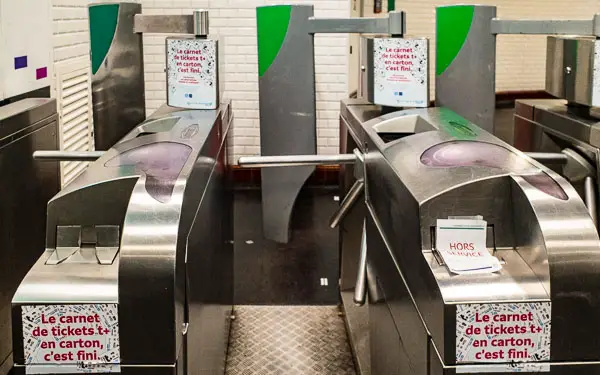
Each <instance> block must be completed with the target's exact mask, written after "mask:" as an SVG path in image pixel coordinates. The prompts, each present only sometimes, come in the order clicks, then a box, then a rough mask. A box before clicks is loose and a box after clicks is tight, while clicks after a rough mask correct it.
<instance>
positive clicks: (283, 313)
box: [225, 306, 356, 375]
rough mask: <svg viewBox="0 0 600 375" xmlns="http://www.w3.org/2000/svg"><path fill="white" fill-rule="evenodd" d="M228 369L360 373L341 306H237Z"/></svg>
mask: <svg viewBox="0 0 600 375" xmlns="http://www.w3.org/2000/svg"><path fill="white" fill-rule="evenodd" d="M235 315H236V318H235V320H234V321H233V323H232V326H231V328H232V330H231V336H230V342H229V353H228V358H227V370H226V372H225V373H226V374H227V375H241V374H261V375H269V374H286V375H296V374H298V375H303V374H315V375H326V374H327V375H344V374H347V375H356V371H355V367H354V361H353V359H352V354H351V352H350V346H349V344H348V337H347V335H346V328H345V326H344V320H343V318H342V316H341V313H340V309H339V307H337V306H237V307H236V308H235Z"/></svg>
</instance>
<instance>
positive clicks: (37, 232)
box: [0, 98, 60, 375]
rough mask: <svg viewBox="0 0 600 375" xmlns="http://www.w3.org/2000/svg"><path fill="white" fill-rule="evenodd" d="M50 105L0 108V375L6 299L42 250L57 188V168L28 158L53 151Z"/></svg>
mask: <svg viewBox="0 0 600 375" xmlns="http://www.w3.org/2000/svg"><path fill="white" fill-rule="evenodd" d="M57 118H58V117H57V114H56V101H55V100H54V99H45V98H29V99H23V100H21V101H18V102H15V103H12V104H8V105H5V106H3V107H2V108H0V171H2V173H3V175H4V178H3V179H2V182H1V183H0V195H1V196H2V204H1V205H0V243H1V244H2V247H1V248H0V264H1V265H2V266H1V267H2V268H1V269H0V375H5V374H7V373H8V372H9V371H10V369H11V367H12V356H11V353H12V339H11V338H12V336H11V323H10V322H11V320H10V317H11V314H10V309H11V297H12V295H13V293H14V292H15V291H16V289H17V287H18V286H19V283H20V282H21V280H22V279H23V277H24V276H25V274H27V271H28V270H29V268H31V266H32V265H33V264H34V263H35V261H36V259H37V258H38V257H39V255H40V252H41V248H42V247H43V246H44V225H45V224H44V223H45V219H46V214H45V212H44V207H45V205H46V203H47V202H48V200H49V199H50V198H52V196H54V195H55V194H56V193H57V192H58V190H59V189H60V169H59V166H58V164H55V163H54V164H48V163H41V162H39V161H35V160H33V159H32V158H31V151H32V150H33V149H39V150H54V149H57V148H58V121H57Z"/></svg>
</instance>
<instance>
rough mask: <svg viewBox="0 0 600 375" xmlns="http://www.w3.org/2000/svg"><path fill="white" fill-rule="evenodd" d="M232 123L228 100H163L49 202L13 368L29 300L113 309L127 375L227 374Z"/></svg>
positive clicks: (20, 300) (19, 357) (18, 303)
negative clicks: (206, 103)
mask: <svg viewBox="0 0 600 375" xmlns="http://www.w3.org/2000/svg"><path fill="white" fill-rule="evenodd" d="M230 119H231V113H230V105H229V104H224V105H223V106H222V107H221V108H220V109H218V110H214V111H194V110H178V109H176V108H171V107H166V106H165V107H162V108H161V109H159V110H158V112H157V113H155V114H154V115H153V116H151V117H150V118H149V119H148V120H146V121H145V122H144V123H142V124H141V125H139V126H138V127H136V128H135V129H134V130H133V131H132V132H131V133H129V134H128V135H127V136H126V137H125V138H124V139H123V140H121V141H120V142H119V143H117V144H116V145H115V146H114V147H113V148H111V149H110V150H109V151H107V152H106V153H105V154H104V155H103V156H102V157H101V158H100V159H98V160H97V161H96V162H94V163H93V164H91V165H90V166H89V168H88V169H87V170H86V172H85V173H83V174H82V175H81V176H79V177H78V178H77V179H76V180H75V181H74V182H72V183H71V184H70V185H69V186H68V187H67V188H65V189H64V190H62V191H61V192H60V193H59V194H58V195H56V196H55V197H54V198H53V199H52V200H50V202H49V203H48V219H47V226H46V251H45V252H43V255H42V256H41V257H40V258H39V260H38V261H37V263H36V264H35V265H34V266H33V268H32V269H31V270H30V272H29V273H28V274H27V276H26V277H25V279H24V280H23V282H22V283H21V285H20V287H19V289H18V291H17V293H16V294H15V296H14V299H13V337H14V347H15V349H14V353H15V363H16V368H15V370H16V373H21V374H23V373H25V364H26V360H27V358H24V346H23V336H22V333H23V323H24V322H22V318H21V317H22V315H21V311H22V309H23V308H24V306H32V305H34V306H35V305H65V304H102V303H104V304H118V329H119V346H120V366H121V372H122V373H123V374H144V375H148V374H157V375H158V374H173V375H174V374H178V375H179V374H200V373H219V372H220V373H222V372H223V371H224V365H225V355H226V348H227V336H228V332H229V319H230V316H231V312H232V302H233V301H232V299H233V276H232V273H233V250H232V246H233V245H232V233H231V230H232V226H231V213H232V211H231V208H232V207H231V203H232V199H231V197H230V196H229V191H230V190H229V186H228V182H227V179H228V177H227V173H226V172H227V155H226V150H227V147H226V137H227V132H228V129H229V126H230ZM29 365H32V366H36V365H41V364H29ZM46 365H47V366H48V367H49V368H52V366H55V367H56V368H58V369H60V364H59V363H49V364H46ZM92 366H93V364H92ZM58 372H62V371H58Z"/></svg>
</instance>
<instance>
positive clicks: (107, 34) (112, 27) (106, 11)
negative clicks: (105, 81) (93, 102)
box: [89, 4, 119, 74]
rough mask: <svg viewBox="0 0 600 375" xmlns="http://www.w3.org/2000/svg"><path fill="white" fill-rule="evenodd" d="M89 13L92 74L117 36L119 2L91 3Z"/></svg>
mask: <svg viewBox="0 0 600 375" xmlns="http://www.w3.org/2000/svg"><path fill="white" fill-rule="evenodd" d="M89 13H90V50H91V58H92V74H96V72H97V71H98V69H100V66H101V65H102V62H103V61H104V59H105V58H106V55H107V54H108V50H109V49H110V46H111V44H112V41H113V39H114V37H115V31H116V30H117V21H118V18H119V4H100V5H91V6H90V8H89Z"/></svg>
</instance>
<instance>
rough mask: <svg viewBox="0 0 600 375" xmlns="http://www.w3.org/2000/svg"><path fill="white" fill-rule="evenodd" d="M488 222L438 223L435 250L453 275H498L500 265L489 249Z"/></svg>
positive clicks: (470, 220) (448, 220)
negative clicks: (487, 237)
mask: <svg viewBox="0 0 600 375" xmlns="http://www.w3.org/2000/svg"><path fill="white" fill-rule="evenodd" d="M486 234H487V222H485V221H484V220H473V219H439V220H438V221H437V227H436V249H437V251H438V252H439V254H440V255H441V256H442V258H443V259H444V263H445V264H446V267H448V270H450V272H453V273H456V274H475V273H490V272H496V271H499V270H500V269H501V268H502V266H501V265H500V261H499V260H498V259H497V258H496V257H493V256H492V255H491V254H490V252H489V251H488V249H487V247H486Z"/></svg>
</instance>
